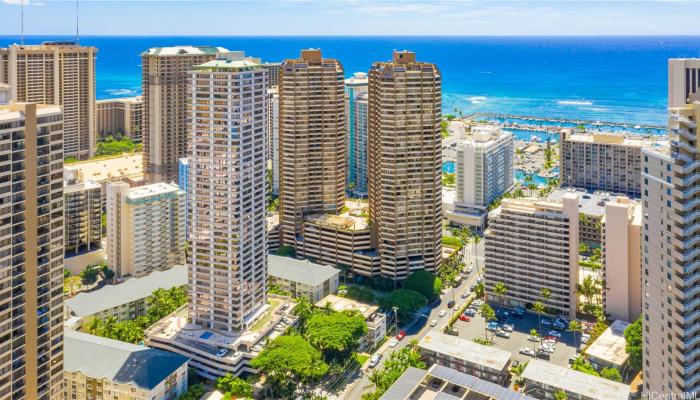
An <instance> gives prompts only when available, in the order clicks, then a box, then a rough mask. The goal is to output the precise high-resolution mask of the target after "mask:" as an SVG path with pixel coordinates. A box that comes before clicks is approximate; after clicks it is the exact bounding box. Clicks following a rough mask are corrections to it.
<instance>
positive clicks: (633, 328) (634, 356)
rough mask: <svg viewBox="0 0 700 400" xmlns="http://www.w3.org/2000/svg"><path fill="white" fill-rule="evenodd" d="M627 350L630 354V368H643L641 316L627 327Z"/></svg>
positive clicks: (636, 369)
mask: <svg viewBox="0 0 700 400" xmlns="http://www.w3.org/2000/svg"><path fill="white" fill-rule="evenodd" d="M624 335H625V341H626V342H627V343H626V344H625V351H626V352H627V354H629V361H628V362H629V366H630V368H632V369H634V370H635V371H638V370H640V369H641V368H642V319H641V318H639V319H637V320H636V321H634V322H633V323H632V324H630V326H628V327H627V328H626V329H625V333H624Z"/></svg>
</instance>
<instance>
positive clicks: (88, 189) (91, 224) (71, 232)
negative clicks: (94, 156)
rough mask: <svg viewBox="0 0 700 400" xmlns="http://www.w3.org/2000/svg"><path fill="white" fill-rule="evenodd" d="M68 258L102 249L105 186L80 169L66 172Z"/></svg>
mask: <svg viewBox="0 0 700 400" xmlns="http://www.w3.org/2000/svg"><path fill="white" fill-rule="evenodd" d="M63 200H64V205H63V210H64V217H63V219H64V226H65V230H64V231H65V243H64V247H65V251H66V257H70V256H71V255H77V254H80V253H83V252H89V251H93V250H97V249H99V248H100V247H101V246H102V245H101V243H100V242H101V240H102V187H101V186H100V185H99V184H97V183H95V182H92V181H88V180H85V179H84V177H83V175H82V173H81V171H80V169H77V168H71V167H65V168H64V169H63Z"/></svg>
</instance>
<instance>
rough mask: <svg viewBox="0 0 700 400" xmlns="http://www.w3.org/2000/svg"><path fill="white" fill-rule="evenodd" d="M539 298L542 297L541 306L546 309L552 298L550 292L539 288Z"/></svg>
mask: <svg viewBox="0 0 700 400" xmlns="http://www.w3.org/2000/svg"><path fill="white" fill-rule="evenodd" d="M540 296H542V304H544V305H545V307H547V306H548V305H549V299H551V298H552V291H551V290H549V288H546V287H543V288H540Z"/></svg>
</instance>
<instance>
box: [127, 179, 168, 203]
mask: <svg viewBox="0 0 700 400" xmlns="http://www.w3.org/2000/svg"><path fill="white" fill-rule="evenodd" d="M179 190H180V188H179V187H178V186H177V185H175V184H170V183H165V182H159V183H153V184H151V185H144V186H138V187H135V188H131V189H130V190H129V195H128V199H129V200H143V199H148V198H149V197H154V196H160V195H163V194H170V193H177V192H178V191H179Z"/></svg>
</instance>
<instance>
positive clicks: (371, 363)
mask: <svg viewBox="0 0 700 400" xmlns="http://www.w3.org/2000/svg"><path fill="white" fill-rule="evenodd" d="M381 359H382V356H381V355H379V354H375V355H373V356H372V357H371V358H370V359H369V364H368V365H367V366H368V367H370V368H374V367H376V366H377V364H379V360H381Z"/></svg>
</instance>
